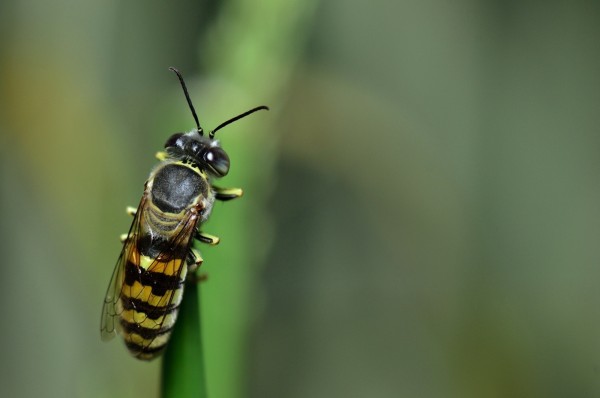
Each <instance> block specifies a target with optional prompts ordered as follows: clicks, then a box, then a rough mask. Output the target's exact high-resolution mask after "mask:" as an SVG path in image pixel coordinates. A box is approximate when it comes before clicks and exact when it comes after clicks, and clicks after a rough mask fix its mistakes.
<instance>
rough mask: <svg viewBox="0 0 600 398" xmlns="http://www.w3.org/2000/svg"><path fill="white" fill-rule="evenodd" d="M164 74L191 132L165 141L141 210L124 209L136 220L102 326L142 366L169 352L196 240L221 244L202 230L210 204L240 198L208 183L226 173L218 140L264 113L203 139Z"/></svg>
mask: <svg viewBox="0 0 600 398" xmlns="http://www.w3.org/2000/svg"><path fill="white" fill-rule="evenodd" d="M169 69H170V70H171V71H172V72H174V73H175V74H176V75H177V77H178V78H179V82H180V84H181V88H182V89H183V93H184V94H185V98H186V100H187V103H188V106H189V108H190V110H191V111H192V115H193V117H194V120H195V122H196V128H195V129H193V130H192V131H190V132H189V133H186V134H184V133H176V134H173V135H172V136H171V137H170V138H169V139H168V140H167V142H166V143H165V150H164V151H163V152H159V153H157V158H158V159H159V160H160V161H161V162H160V163H158V164H157V165H156V166H155V167H154V169H153V170H152V171H151V173H150V177H149V178H148V180H147V181H146V183H145V185H144V194H143V195H142V199H141V201H140V204H139V206H138V207H137V209H135V208H128V213H130V214H131V215H132V216H133V217H134V219H133V223H132V224H131V227H130V229H129V233H128V234H127V235H125V236H124V237H122V240H123V249H122V250H121V254H120V256H119V259H118V260H117V264H116V266H115V269H114V271H113V274H112V278H111V280H110V284H109V286H108V290H107V292H106V297H105V298H104V306H103V309H102V318H101V325H100V330H101V335H102V339H103V340H110V339H112V338H113V337H114V336H115V335H116V334H117V332H118V333H119V334H120V335H121V336H122V337H123V339H124V341H125V345H126V346H127V348H128V349H129V351H130V352H131V354H132V355H133V356H135V357H136V358H139V359H145V360H150V359H153V358H155V357H156V356H158V355H159V354H160V353H161V352H162V351H163V350H164V348H165V346H166V345H167V342H168V340H169V337H170V335H171V330H172V328H173V326H174V324H175V321H176V319H177V313H178V310H179V305H180V303H181V298H182V294H183V290H184V286H185V282H186V278H187V277H188V275H190V276H191V275H192V273H193V272H194V271H195V270H196V269H197V268H198V267H199V266H200V265H201V264H202V257H200V254H199V253H198V251H196V250H195V249H194V248H193V242H194V240H198V241H200V242H204V243H208V244H211V245H215V244H217V243H219V238H217V237H215V236H212V235H209V234H207V233H204V232H201V231H200V229H199V227H201V226H202V223H203V222H205V221H206V219H207V218H208V216H209V215H210V213H211V210H212V206H213V203H214V201H215V199H216V200H222V201H226V200H231V199H235V198H238V197H240V196H241V195H242V190H241V189H239V188H219V187H216V186H214V185H212V180H213V178H219V177H224V176H225V175H227V173H228V172H229V165H230V161H229V156H228V155H227V153H226V152H225V151H224V150H223V149H222V148H221V147H220V146H219V142H218V141H217V140H215V133H216V132H217V131H218V130H220V129H221V128H223V127H225V126H227V125H228V124H230V123H233V122H235V121H236V120H239V119H241V118H243V117H245V116H248V115H250V114H251V113H254V112H256V111H259V110H262V109H265V110H268V109H269V108H267V107H266V106H258V107H256V108H253V109H250V110H249V111H247V112H244V113H242V114H240V115H238V116H236V117H234V118H231V119H229V120H227V121H226V122H224V123H221V124H220V125H219V126H217V127H216V128H215V129H213V130H212V131H210V132H209V133H208V135H207V136H205V135H204V130H203V129H202V127H200V123H199V122H198V116H197V115H196V111H195V109H194V106H193V104H192V101H191V99H190V96H189V94H188V90H187V87H186V85H185V82H184V80H183V77H182V75H181V73H180V72H179V71H178V70H177V69H175V68H173V67H171V68H169ZM190 279H191V278H190Z"/></svg>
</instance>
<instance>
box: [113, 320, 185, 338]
mask: <svg viewBox="0 0 600 398" xmlns="http://www.w3.org/2000/svg"><path fill="white" fill-rule="evenodd" d="M121 327H122V328H123V331H125V332H126V333H129V334H131V333H135V334H139V335H140V336H141V337H142V338H143V339H154V338H156V337H158V336H160V335H161V334H165V333H169V332H171V329H172V328H173V326H167V327H163V328H159V329H150V328H147V327H144V326H142V325H140V324H139V323H131V322H127V321H126V320H125V319H123V318H121Z"/></svg>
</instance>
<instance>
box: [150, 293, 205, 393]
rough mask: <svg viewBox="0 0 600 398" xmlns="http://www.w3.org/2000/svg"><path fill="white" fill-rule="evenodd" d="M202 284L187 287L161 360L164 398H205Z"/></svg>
mask: <svg viewBox="0 0 600 398" xmlns="http://www.w3.org/2000/svg"><path fill="white" fill-rule="evenodd" d="M199 290H200V288H199V283H188V284H187V285H186V287H185V292H184V295H183V300H182V303H181V308H180V311H179V317H178V319H177V322H176V323H175V329H174V330H173V335H172V336H171V340H170V341H169V345H168V346H167V350H166V352H165V354H164V357H163V359H162V371H161V374H162V384H161V397H164V398H167V397H169V398H172V397H177V398H185V397H194V398H206V397H207V396H208V395H207V393H206V377H205V372H204V352H203V349H202V333H201V322H200V294H199Z"/></svg>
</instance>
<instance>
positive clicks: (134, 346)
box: [125, 341, 167, 356]
mask: <svg viewBox="0 0 600 398" xmlns="http://www.w3.org/2000/svg"><path fill="white" fill-rule="evenodd" d="M125 345H126V346H127V348H128V349H129V351H131V352H132V353H133V354H135V355H136V356H137V355H138V354H158V353H160V352H161V351H162V350H164V348H165V346H166V345H167V343H166V342H165V344H163V345H159V346H156V347H152V348H150V347H144V346H143V345H139V344H138V343H134V342H133V341H126V342H125Z"/></svg>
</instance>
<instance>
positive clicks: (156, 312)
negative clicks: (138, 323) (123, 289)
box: [121, 293, 179, 319]
mask: <svg viewBox="0 0 600 398" xmlns="http://www.w3.org/2000/svg"><path fill="white" fill-rule="evenodd" d="M173 294H175V293H173ZM121 304H123V309H125V310H135V311H137V312H143V313H144V314H146V316H147V317H148V319H158V318H160V317H161V316H162V315H168V314H170V313H172V312H174V311H177V310H178V309H179V304H171V305H166V306H164V307H156V306H154V305H152V304H149V303H148V302H146V301H142V300H140V299H136V298H132V297H127V296H125V295H123V296H121Z"/></svg>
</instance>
